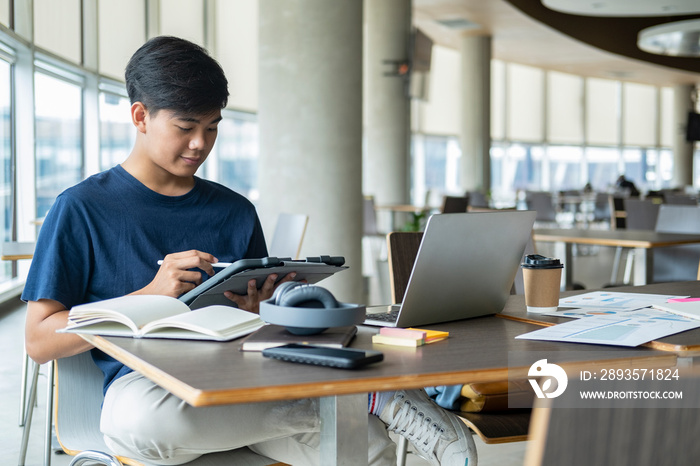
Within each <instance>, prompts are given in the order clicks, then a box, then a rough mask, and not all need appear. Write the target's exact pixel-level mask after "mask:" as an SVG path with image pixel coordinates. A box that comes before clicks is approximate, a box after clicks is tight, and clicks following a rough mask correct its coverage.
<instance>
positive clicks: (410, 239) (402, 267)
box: [387, 231, 423, 304]
mask: <svg viewBox="0 0 700 466" xmlns="http://www.w3.org/2000/svg"><path fill="white" fill-rule="evenodd" d="M422 240H423V233H422V232H419V231H417V232H414V231H410V232H409V231H394V232H391V233H389V234H388V235H387V251H388V252H387V258H388V261H389V280H390V283H391V302H392V303H393V304H398V303H400V302H401V301H403V297H404V295H405V294H406V286H407V285H408V279H409V278H410V277H411V271H412V270H413V263H414V262H415V261H416V256H417V255H418V249H419V248H420V242H421V241H422Z"/></svg>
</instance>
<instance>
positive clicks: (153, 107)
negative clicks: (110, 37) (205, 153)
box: [125, 36, 229, 115]
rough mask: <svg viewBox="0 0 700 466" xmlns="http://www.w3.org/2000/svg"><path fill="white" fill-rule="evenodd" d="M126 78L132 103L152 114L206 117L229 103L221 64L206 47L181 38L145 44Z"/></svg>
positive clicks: (127, 70)
mask: <svg viewBox="0 0 700 466" xmlns="http://www.w3.org/2000/svg"><path fill="white" fill-rule="evenodd" d="M125 78H126V90H127V92H128V94H129V100H130V101H131V103H132V104H134V102H141V103H142V104H143V105H144V106H145V107H146V108H147V109H148V110H149V111H150V112H152V113H157V112H158V110H162V109H167V110H172V111H175V112H176V113H179V114H183V115H203V114H206V113H210V112H212V111H214V110H219V109H222V108H224V107H226V103H227V101H228V95H229V94H228V81H227V80H226V76H225V75H224V70H223V69H222V68H221V65H219V63H218V62H217V61H216V60H215V59H214V58H212V57H211V55H209V53H208V52H207V51H206V49H204V48H203V47H200V46H199V45H197V44H194V43H192V42H190V41H187V40H185V39H180V38H178V37H172V36H158V37H154V38H153V39H150V40H149V41H148V42H146V43H145V44H143V45H142V46H141V47H140V48H139V49H138V50H137V51H136V52H135V53H134V55H133V56H132V57H131V59H130V60H129V63H128V64H127V65H126V71H125Z"/></svg>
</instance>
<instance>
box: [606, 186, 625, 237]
mask: <svg viewBox="0 0 700 466" xmlns="http://www.w3.org/2000/svg"><path fill="white" fill-rule="evenodd" d="M627 198H629V196H622V195H618V194H610V195H608V203H609V205H610V228H611V229H613V230H621V229H624V228H625V227H626V222H625V220H626V218H625V216H626V213H625V199H627Z"/></svg>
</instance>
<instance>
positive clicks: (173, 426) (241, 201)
mask: <svg viewBox="0 0 700 466" xmlns="http://www.w3.org/2000/svg"><path fill="white" fill-rule="evenodd" d="M126 86H127V91H128V93H129V98H130V100H131V117H132V121H133V124H134V126H135V128H136V131H137V136H136V142H135V144H134V148H133V150H132V152H131V153H130V155H129V157H128V158H127V159H126V160H125V161H124V162H123V163H122V164H121V165H118V166H116V167H113V168H112V169H110V170H107V171H105V172H103V173H100V174H98V175H95V176H92V177H90V178H88V179H86V180H85V181H83V182H81V183H79V184H77V185H76V186H74V187H72V188H69V189H67V190H66V191H65V192H63V193H62V194H61V195H60V196H58V198H57V199H56V202H55V204H54V205H53V206H52V207H51V210H50V212H49V214H48V215H47V217H46V220H45V222H44V225H43V227H42V229H41V233H40V235H39V239H38V241H37V247H36V253H35V256H34V260H33V262H32V267H31V270H30V272H29V277H28V279H27V283H26V286H25V290H24V293H23V295H22V298H23V299H24V300H25V301H27V302H28V306H27V322H26V346H27V352H28V354H29V355H30V356H31V357H32V359H34V360H35V361H37V362H39V363H43V362H46V361H49V360H51V359H56V358H61V357H67V356H71V355H74V354H77V353H80V352H83V351H88V350H90V351H92V356H93V359H94V361H95V363H96V364H97V365H98V366H99V368H100V369H101V370H102V371H103V372H104V375H105V382H104V391H105V399H104V403H103V409H102V418H101V430H102V432H103V433H104V435H105V441H106V442H107V445H108V446H109V447H110V448H111V449H112V450H113V451H114V452H115V453H117V454H119V455H123V456H127V457H131V458H134V459H137V460H141V461H144V462H149V463H155V464H182V463H186V462H188V461H191V460H193V459H195V458H197V457H198V456H200V455H202V454H205V453H208V452H214V451H224V450H230V449H234V448H238V447H241V446H245V445H248V446H250V448H251V449H253V450H254V451H257V452H259V453H261V454H264V455H267V456H269V457H271V458H274V459H276V460H278V461H283V462H286V463H290V464H300V465H307V464H309V465H310V464H317V463H318V456H319V453H318V451H319V442H320V434H319V408H318V402H317V400H309V399H306V400H296V401H285V402H272V403H256V404H247V405H246V404H241V405H229V406H222V407H216V408H192V407H190V406H188V405H187V404H185V403H184V402H182V401H181V400H179V399H178V398H176V397H175V396H173V395H171V394H169V393H168V392H167V391H165V390H163V389H161V388H160V387H158V386H157V385H155V384H153V383H152V382H150V381H149V380H148V379H146V378H145V377H143V376H141V375H139V374H138V373H135V372H133V371H131V369H129V368H128V367H126V366H124V365H122V364H121V363H119V362H118V361H116V360H114V359H112V358H111V357H109V356H107V355H105V354H104V353H102V352H101V351H99V350H97V349H95V348H91V346H90V345H89V344H87V343H86V342H85V341H84V340H83V339H82V338H80V337H79V336H77V335H71V334H57V333H56V330H57V329H60V328H63V327H65V326H66V322H67V315H68V309H70V308H71V307H72V306H74V305H76V304H81V303H86V302H92V301H97V300H103V299H108V298H113V297H117V296H123V295H126V294H162V295H167V296H173V297H178V296H180V295H181V294H183V293H185V292H187V291H189V290H191V289H192V288H193V287H195V286H196V285H197V284H199V283H201V281H202V279H203V278H206V275H213V273H214V271H213V267H212V264H214V263H216V262H217V261H218V260H219V259H221V260H225V261H227V262H233V261H236V260H239V259H242V258H256V257H264V256H266V255H267V249H266V247H265V239H264V237H263V234H262V230H261V227H260V222H259V220H258V217H257V215H256V212H255V208H254V207H253V205H252V204H251V203H250V202H249V201H247V200H246V199H245V198H243V197H242V196H240V195H238V194H236V193H234V192H233V191H231V190H229V189H227V188H225V187H223V186H221V185H219V184H216V183H213V182H210V181H206V180H202V179H200V178H198V177H196V176H195V173H196V172H197V169H198V168H199V167H200V166H201V164H202V163H203V162H204V161H205V160H206V158H207V156H208V155H209V152H210V151H211V149H212V147H213V145H214V142H215V140H216V134H217V125H218V123H219V121H220V120H221V109H222V108H224V107H225V106H226V102H227V99H228V90H227V81H226V78H225V76H224V73H223V71H222V69H221V67H220V66H219V64H218V63H217V62H216V61H215V60H214V59H212V58H211V57H210V56H209V55H208V54H207V52H206V51H205V50H204V49H202V48H201V47H199V46H197V45H195V44H192V43H190V42H187V41H185V40H182V39H178V38H174V37H156V38H154V39H151V40H150V41H148V42H147V43H146V44H144V45H143V46H142V47H141V48H140V49H139V50H138V51H136V53H135V54H134V55H133V57H132V58H131V60H130V61H129V64H128V65H127V68H126ZM160 259H163V263H162V265H161V266H160V267H158V265H157V263H158V260H160ZM292 278H293V277H285V278H284V279H283V281H286V280H291V279H292ZM275 279H276V277H275V276H270V277H269V278H268V279H267V280H266V281H265V283H264V284H263V285H262V287H261V288H260V289H257V288H256V286H255V281H254V280H253V281H251V283H250V285H249V287H248V292H247V295H245V296H238V295H233V294H230V293H229V294H227V296H228V297H229V298H230V299H231V300H232V301H234V303H235V305H237V306H238V307H241V308H243V309H248V310H251V311H257V309H258V304H259V302H260V301H261V300H263V299H266V298H268V297H270V296H271V295H272V292H273V290H274V285H273V284H274V281H275ZM370 403H371V405H370V413H372V414H376V415H370V416H369V435H370V438H369V447H370V448H369V453H368V455H369V462H370V464H376V465H388V464H392V462H393V463H395V445H394V444H393V443H392V442H391V440H390V439H389V437H388V435H387V425H389V428H390V429H391V430H394V431H403V434H404V435H407V436H409V439H411V440H412V441H414V443H416V444H417V448H418V450H419V451H420V452H421V454H423V455H425V456H426V457H428V458H430V459H431V463H432V464H435V465H438V464H444V465H447V464H459V465H460V466H462V465H464V464H465V462H464V461H465V458H474V457H475V448H474V446H473V441H472V439H471V435H470V433H469V431H468V430H467V429H466V427H464V425H463V424H462V423H461V422H460V421H459V420H458V419H457V418H456V417H455V416H453V415H449V416H448V415H447V414H446V413H445V412H443V411H442V410H440V408H438V407H437V406H435V404H433V403H432V402H430V401H429V400H428V399H427V397H426V395H425V394H424V392H422V391H410V392H406V391H401V392H396V393H393V392H392V393H378V394H372V395H371V396H370ZM431 419H432V421H431ZM441 462H442V463H441ZM472 464H475V463H474V462H473V461H472V462H470V463H469V465H470V466H471V465H472Z"/></svg>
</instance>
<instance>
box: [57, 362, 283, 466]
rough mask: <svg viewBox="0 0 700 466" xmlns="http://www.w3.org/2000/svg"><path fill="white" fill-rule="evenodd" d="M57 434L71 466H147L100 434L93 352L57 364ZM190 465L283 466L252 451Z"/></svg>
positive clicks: (97, 376) (215, 456) (99, 383)
mask: <svg viewBox="0 0 700 466" xmlns="http://www.w3.org/2000/svg"><path fill="white" fill-rule="evenodd" d="M54 365H55V378H56V387H55V417H54V422H55V426H56V434H57V436H58V441H59V443H60V444H61V447H62V448H63V450H64V451H65V452H66V453H68V454H69V455H74V456H75V457H74V458H73V460H72V461H71V463H70V466H80V465H83V464H85V463H87V462H96V463H98V464H103V465H106V466H123V465H132V466H146V465H144V464H143V463H141V462H139V461H136V460H133V459H131V458H124V457H118V456H116V455H114V454H112V452H110V450H109V448H108V447H107V445H106V444H105V443H104V439H103V437H102V433H101V432H100V411H101V404H102V373H101V372H100V370H99V369H98V368H97V366H95V364H94V363H93V361H92V358H91V356H90V352H85V353H81V354H78V355H75V356H71V357H69V358H63V359H58V360H56V361H54ZM187 464H188V465H189V466H230V465H236V466H239V465H240V466H268V465H282V463H278V462H276V461H274V460H272V459H270V458H267V457H265V456H261V455H258V454H256V453H254V452H252V451H251V450H250V449H248V448H239V449H237V450H232V451H225V452H220V453H210V454H207V455H204V456H201V457H199V458H197V459H196V460H194V461H191V462H189V463H187Z"/></svg>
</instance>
